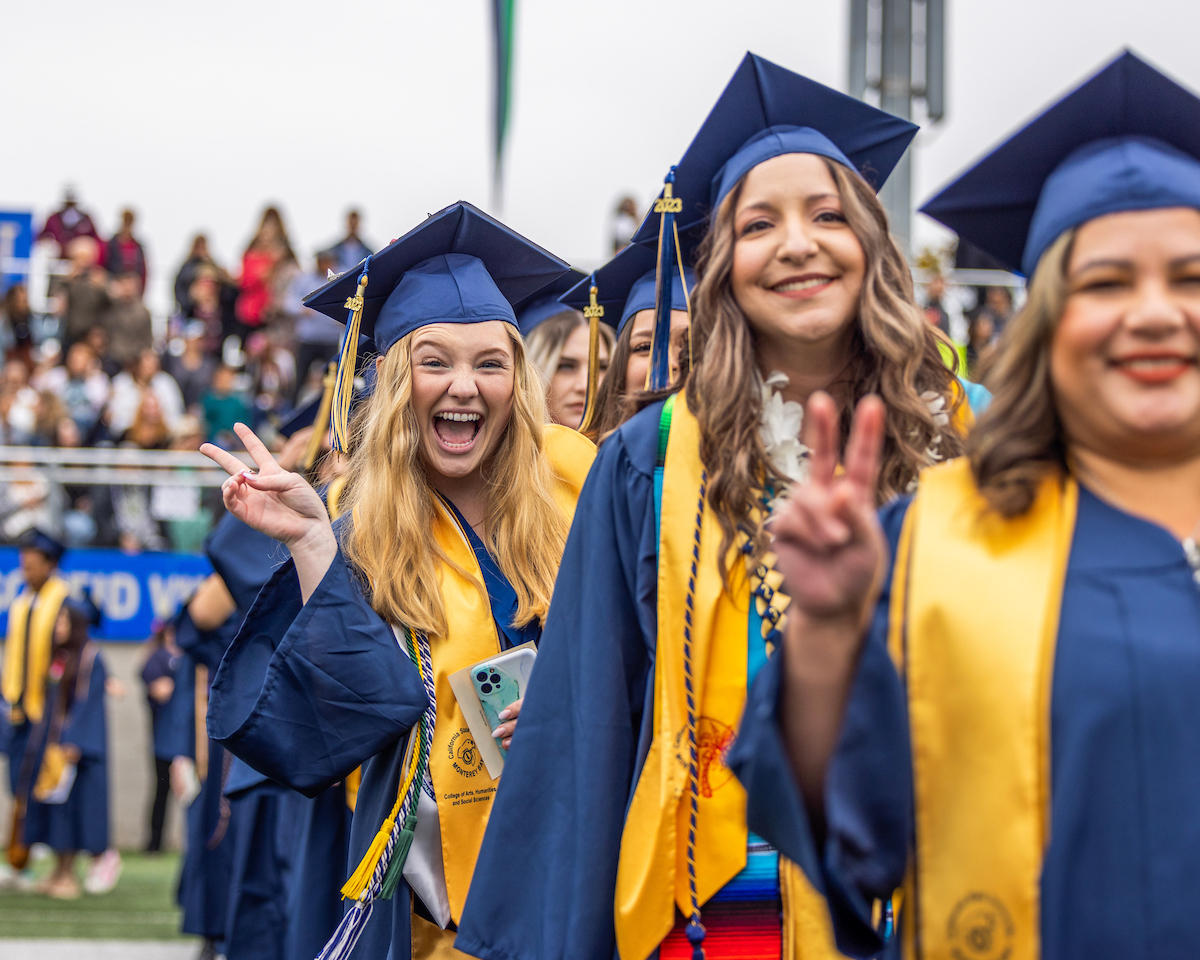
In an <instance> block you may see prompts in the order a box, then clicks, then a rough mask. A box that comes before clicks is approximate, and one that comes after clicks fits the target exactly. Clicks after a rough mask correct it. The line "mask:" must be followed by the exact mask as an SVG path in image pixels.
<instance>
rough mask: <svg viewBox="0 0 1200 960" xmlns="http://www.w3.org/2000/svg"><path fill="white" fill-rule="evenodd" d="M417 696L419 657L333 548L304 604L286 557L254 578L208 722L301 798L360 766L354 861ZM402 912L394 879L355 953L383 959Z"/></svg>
mask: <svg viewBox="0 0 1200 960" xmlns="http://www.w3.org/2000/svg"><path fill="white" fill-rule="evenodd" d="M426 705H427V700H426V697H425V689H424V686H423V685H422V683H421V680H420V677H419V676H418V674H417V670H416V667H415V666H413V664H412V662H411V661H410V660H409V659H408V657H407V655H406V654H405V653H404V652H403V651H402V650H401V649H400V648H399V646H398V645H397V643H396V638H395V635H394V634H393V633H392V629H391V627H390V626H388V625H387V624H386V623H385V622H384V621H383V620H382V619H381V618H380V616H379V615H378V614H377V613H376V612H375V611H374V610H372V609H371V607H370V605H369V604H368V603H367V601H366V599H365V597H364V596H363V594H362V591H361V589H360V587H359V584H358V582H357V580H356V578H355V576H354V574H353V573H352V572H351V569H350V567H349V565H348V564H347V562H346V561H345V559H344V558H343V557H342V555H341V554H340V553H339V554H338V556H337V557H336V558H335V559H334V562H333V563H332V564H331V565H330V568H329V570H328V571H327V572H326V574H325V577H324V578H323V579H322V581H321V583H320V585H319V586H318V587H317V589H316V591H314V593H313V595H312V596H311V597H310V598H309V602H308V603H307V604H302V602H301V597H300V584H299V580H298V579H297V577H296V572H295V567H294V566H293V564H292V563H291V562H290V561H289V562H287V563H286V564H285V565H284V566H283V567H282V568H280V569H279V570H278V571H276V573H275V574H274V575H273V576H272V577H271V579H270V580H269V581H268V582H267V584H266V586H264V587H263V589H262V592H261V593H260V594H259V596H258V598H257V599H256V600H255V602H254V604H253V605H252V606H251V608H250V612H249V614H248V615H247V617H246V620H245V622H244V624H243V625H242V629H241V631H240V632H239V633H238V636H237V639H236V640H235V641H234V643H233V645H232V646H231V647H230V648H229V652H228V654H227V655H226V657H225V660H224V662H223V664H222V665H221V669H220V670H219V671H218V672H217V677H216V680H215V682H214V684H213V690H212V699H211V701H210V704H209V731H210V733H211V734H212V736H213V737H214V738H215V739H217V740H218V741H219V742H221V743H223V744H225V745H226V746H227V747H228V749H229V750H231V751H232V752H234V753H235V754H237V755H238V756H239V757H241V758H242V759H244V760H245V761H246V762H247V763H248V764H249V765H250V766H251V767H253V768H254V769H256V770H259V771H261V772H262V773H263V774H265V775H266V776H269V777H270V778H271V779H273V780H275V781H276V782H278V783H282V784H286V785H287V786H289V787H291V788H293V789H295V790H298V791H300V792H301V793H303V794H304V795H305V796H308V797H316V796H318V795H319V794H321V793H322V792H323V791H325V790H327V789H329V788H330V787H332V786H333V785H334V784H337V783H340V782H341V781H343V780H344V779H345V777H346V776H347V775H348V774H349V773H350V772H351V771H352V770H354V768H355V767H357V766H359V765H360V764H362V765H363V778H362V786H361V788H360V791H359V795H358V805H357V809H356V816H355V817H354V820H353V824H352V829H351V836H350V862H351V865H353V864H356V863H357V862H358V859H359V858H361V857H362V855H363V854H364V853H365V852H366V849H367V847H368V846H369V845H370V843H371V840H372V839H373V838H374V836H375V833H376V832H377V831H378V829H379V825H380V824H381V823H382V822H383V821H384V819H385V818H386V817H387V815H388V813H389V812H390V811H391V807H392V804H393V803H394V802H395V799H396V792H397V790H398V788H399V776H400V766H401V764H400V761H401V759H402V755H403V752H404V736H405V734H407V732H408V730H409V729H410V728H411V727H412V725H413V724H414V723H415V722H416V721H417V720H418V719H419V718H420V717H421V715H422V714H423V713H424V711H425V708H426ZM343 797H344V793H343ZM343 802H344V800H343ZM344 870H345V866H344V865H343V875H340V876H338V878H337V880H338V886H339V887H340V885H341V882H342V881H343V880H344V879H345V876H344ZM410 910H411V907H410V903H409V897H408V888H407V886H406V885H404V884H401V888H400V889H399V890H398V891H397V894H396V896H395V897H394V898H393V900H392V901H391V902H390V903H389V902H381V903H379V904H377V905H376V907H375V910H374V912H373V913H372V916H371V920H370V922H369V923H368V924H367V928H366V930H365V932H364V933H363V936H362V939H361V940H360V941H359V943H358V947H357V948H356V950H355V953H354V956H356V957H363V958H372V960H374V958H383V957H386V956H389V950H390V949H391V945H392V943H393V942H396V943H406V944H407V943H409V942H410V941H411V933H410ZM405 956H407V954H405Z"/></svg>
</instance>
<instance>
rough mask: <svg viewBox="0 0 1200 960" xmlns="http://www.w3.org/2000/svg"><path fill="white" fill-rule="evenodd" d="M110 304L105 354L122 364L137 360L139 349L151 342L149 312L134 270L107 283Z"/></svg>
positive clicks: (105, 323) (107, 316) (151, 343)
mask: <svg viewBox="0 0 1200 960" xmlns="http://www.w3.org/2000/svg"><path fill="white" fill-rule="evenodd" d="M108 292H109V296H110V297H111V298H112V304H111V305H110V306H109V308H108V311H107V312H106V313H105V315H104V326H105V327H107V328H108V336H109V345H108V353H109V356H111V357H112V358H113V359H114V360H116V361H117V363H119V364H121V366H122V367H128V366H129V365H130V364H132V363H134V362H136V360H137V359H138V357H140V356H141V355H142V351H144V350H147V349H149V348H150V347H151V346H153V344H154V333H153V324H152V322H151V319H150V311H149V310H147V309H146V305H145V304H144V303H142V288H141V282H140V281H139V279H138V275H137V274H136V273H122V274H119V275H117V276H115V277H113V278H112V280H111V281H110V282H109V285H108Z"/></svg>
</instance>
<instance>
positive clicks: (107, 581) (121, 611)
mask: <svg viewBox="0 0 1200 960" xmlns="http://www.w3.org/2000/svg"><path fill="white" fill-rule="evenodd" d="M59 573H60V575H61V576H62V577H63V579H64V580H66V581H67V582H68V583H69V584H71V591H72V593H74V594H75V595H77V596H78V595H79V594H80V593H81V592H82V591H83V589H84V588H85V587H90V588H91V591H92V599H93V600H94V601H95V602H96V604H97V605H98V606H99V607H100V609H101V610H102V611H104V620H103V622H102V623H101V624H100V629H99V630H97V631H95V632H94V633H93V636H94V637H95V638H96V639H97V640H145V639H146V638H147V637H148V636H150V625H151V623H152V622H153V621H154V620H155V618H159V619H162V620H166V619H168V618H169V617H172V616H174V615H175V612H176V611H177V610H178V609H179V605H180V604H181V603H183V601H184V600H186V599H187V598H188V597H190V596H191V595H192V591H194V590H195V589H196V587H197V586H198V585H199V583H200V581H201V580H203V579H204V578H205V577H207V576H208V575H209V574H210V573H212V566H210V564H209V562H208V559H207V558H206V557H202V556H195V555H193V554H189V553H139V554H132V555H131V554H126V553H122V552H121V551H120V550H86V549H78V550H68V551H67V552H66V554H65V555H64V556H63V561H62V567H61V568H60V570H59ZM24 583H25V579H24V577H23V576H22V575H21V564H20V560H19V557H18V551H17V548H16V547H0V637H3V636H4V634H5V632H6V631H7V630H8V608H9V606H10V605H11V604H12V602H13V600H14V599H15V598H16V596H17V594H18V593H20V592H21V588H22V587H23V586H24Z"/></svg>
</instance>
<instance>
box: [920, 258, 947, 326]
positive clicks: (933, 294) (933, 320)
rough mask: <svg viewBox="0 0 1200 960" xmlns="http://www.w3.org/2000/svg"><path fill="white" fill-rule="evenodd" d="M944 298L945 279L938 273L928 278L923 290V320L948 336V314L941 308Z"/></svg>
mask: <svg viewBox="0 0 1200 960" xmlns="http://www.w3.org/2000/svg"><path fill="white" fill-rule="evenodd" d="M945 296H946V278H945V277H943V276H942V275H941V274H940V273H935V274H934V275H933V276H932V277H930V278H929V284H928V286H927V287H926V289H925V319H926V320H927V321H928V322H929V323H930V325H932V326H935V327H937V328H938V329H939V330H941V331H942V333H944V334H945V335H946V336H950V314H948V313H947V312H946V308H945V307H944V306H942V300H943V299H945Z"/></svg>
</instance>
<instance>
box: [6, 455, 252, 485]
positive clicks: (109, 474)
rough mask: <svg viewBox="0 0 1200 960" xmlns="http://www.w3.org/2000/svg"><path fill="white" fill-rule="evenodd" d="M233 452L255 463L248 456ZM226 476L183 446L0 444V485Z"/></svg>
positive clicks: (177, 481)
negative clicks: (140, 448) (35, 481)
mask: <svg viewBox="0 0 1200 960" xmlns="http://www.w3.org/2000/svg"><path fill="white" fill-rule="evenodd" d="M234 456H236V457H237V458H238V459H239V460H241V461H242V462H243V463H244V464H246V465H247V466H249V467H253V466H254V461H252V460H251V459H250V455H249V454H246V453H238V454H234ZM227 476H228V474H227V473H226V472H225V471H224V470H222V469H221V468H220V467H218V466H217V465H216V464H214V463H213V462H212V461H211V460H209V459H208V457H206V456H204V454H202V453H193V452H190V451H186V450H129V449H124V448H114V447H9V446H3V445H0V483H13V482H22V481H30V480H49V481H51V482H54V483H62V484H75V485H79V486H90V485H108V486H117V487H128V486H134V487H165V486H171V487H175V486H190V487H219V486H220V485H221V484H222V483H224V482H225V479H226V477H227Z"/></svg>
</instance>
